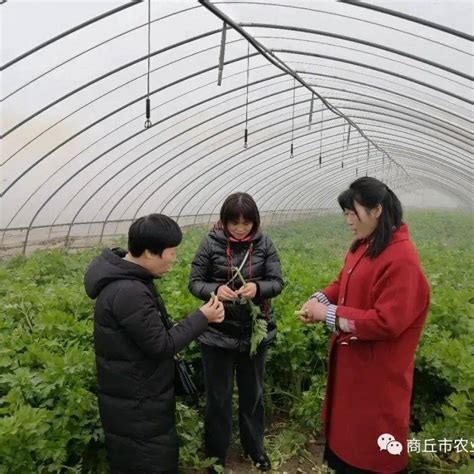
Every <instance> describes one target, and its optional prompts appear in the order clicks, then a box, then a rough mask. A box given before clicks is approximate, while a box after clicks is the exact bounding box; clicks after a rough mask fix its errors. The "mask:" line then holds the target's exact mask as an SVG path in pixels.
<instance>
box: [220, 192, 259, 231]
mask: <svg viewBox="0 0 474 474" xmlns="http://www.w3.org/2000/svg"><path fill="white" fill-rule="evenodd" d="M240 217H242V218H243V219H245V220H246V221H249V222H252V224H253V227H252V231H251V234H255V232H257V230H258V229H259V228H260V213H259V212H258V207H257V204H256V203H255V201H254V200H253V198H252V196H250V194H247V193H234V194H231V195H230V196H228V197H227V198H226V200H225V201H224V204H222V207H221V214H220V219H221V222H222V225H223V226H224V230H225V229H226V228H227V224H228V223H229V222H232V221H238V220H239V219H240Z"/></svg>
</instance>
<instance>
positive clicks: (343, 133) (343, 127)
mask: <svg viewBox="0 0 474 474" xmlns="http://www.w3.org/2000/svg"><path fill="white" fill-rule="evenodd" d="M345 134H346V124H345V123H344V124H343V126H342V156H341V168H342V169H344V142H345V141H346V140H345V137H344V135H345Z"/></svg>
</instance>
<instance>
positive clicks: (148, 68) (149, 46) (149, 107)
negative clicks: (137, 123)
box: [144, 0, 152, 128]
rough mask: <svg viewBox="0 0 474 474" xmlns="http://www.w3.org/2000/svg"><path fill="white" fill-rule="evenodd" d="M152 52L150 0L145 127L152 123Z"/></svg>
mask: <svg viewBox="0 0 474 474" xmlns="http://www.w3.org/2000/svg"><path fill="white" fill-rule="evenodd" d="M150 53H151V0H148V67H147V75H146V86H147V89H146V106H145V116H146V120H145V125H144V126H145V128H150V127H151V125H152V123H151V120H150V110H151V103H150Z"/></svg>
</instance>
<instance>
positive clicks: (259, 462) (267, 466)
mask: <svg viewBox="0 0 474 474" xmlns="http://www.w3.org/2000/svg"><path fill="white" fill-rule="evenodd" d="M248 457H249V458H250V460H251V461H252V462H253V464H254V466H255V467H256V468H257V469H259V470H260V471H263V472H266V471H271V470H272V463H271V462H270V459H269V458H268V456H267V453H260V454H256V455H254V456H252V455H250V454H249V455H248Z"/></svg>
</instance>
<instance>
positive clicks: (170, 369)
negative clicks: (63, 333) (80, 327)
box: [84, 249, 207, 474]
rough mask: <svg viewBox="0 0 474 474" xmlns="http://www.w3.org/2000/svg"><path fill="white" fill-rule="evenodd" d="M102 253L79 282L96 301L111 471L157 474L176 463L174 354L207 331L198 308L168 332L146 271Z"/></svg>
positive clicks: (115, 255)
mask: <svg viewBox="0 0 474 474" xmlns="http://www.w3.org/2000/svg"><path fill="white" fill-rule="evenodd" d="M123 256H125V251H120V250H118V249H115V250H114V251H111V250H105V251H104V252H103V253H102V254H101V255H100V256H99V257H97V258H96V259H95V260H93V262H92V263H91V265H90V266H89V268H88V270H87V272H86V275H85V278H84V284H85V288H86V292H87V294H88V296H89V297H91V298H93V299H95V298H97V300H96V305H95V324H94V342H95V352H96V365H97V382H98V398H99V411H100V417H101V420H102V425H103V427H104V431H105V439H106V447H107V456H108V459H109V463H110V467H111V471H112V472H122V473H130V474H131V473H155V472H156V471H159V470H167V469H173V468H175V467H176V466H177V464H178V439H177V435H176V428H175V397H174V362H173V356H174V354H176V353H177V352H178V351H179V350H181V349H183V348H184V347H185V346H186V345H187V344H188V343H189V342H191V341H192V340H193V339H195V338H196V337H197V336H199V335H200V334H202V332H203V331H205V329H206V328H207V319H206V317H205V316H204V314H203V313H202V312H201V311H196V312H195V313H193V314H191V315H190V316H188V318H186V319H185V320H183V321H182V322H181V323H180V324H178V325H176V326H175V327H173V328H172V329H171V330H169V331H168V330H166V329H165V327H164V326H163V324H162V321H161V318H160V309H159V308H161V311H162V312H164V311H166V310H165V309H164V305H163V302H162V300H161V297H160V296H159V294H158V293H157V291H156V290H155V287H154V285H153V276H152V274H151V273H149V272H148V271H147V270H146V269H144V268H142V267H140V266H139V265H136V264H134V263H132V262H128V261H126V260H123V258H122V257H123Z"/></svg>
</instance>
